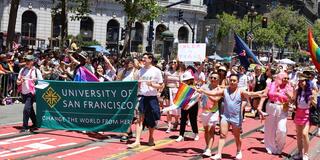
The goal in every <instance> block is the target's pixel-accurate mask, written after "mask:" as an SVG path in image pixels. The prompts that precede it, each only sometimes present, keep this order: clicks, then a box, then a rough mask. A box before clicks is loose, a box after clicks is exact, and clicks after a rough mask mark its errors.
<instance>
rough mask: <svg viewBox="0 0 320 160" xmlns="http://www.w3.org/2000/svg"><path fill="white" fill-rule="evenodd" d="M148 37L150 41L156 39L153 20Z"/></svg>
mask: <svg viewBox="0 0 320 160" xmlns="http://www.w3.org/2000/svg"><path fill="white" fill-rule="evenodd" d="M148 38H149V41H152V40H153V39H154V28H153V21H150V25H149V36H148Z"/></svg>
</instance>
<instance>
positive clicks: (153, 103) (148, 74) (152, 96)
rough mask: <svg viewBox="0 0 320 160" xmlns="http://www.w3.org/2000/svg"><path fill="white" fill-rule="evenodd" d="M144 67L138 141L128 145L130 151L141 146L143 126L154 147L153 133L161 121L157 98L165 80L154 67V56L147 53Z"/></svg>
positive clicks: (140, 86)
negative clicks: (147, 129) (147, 131)
mask: <svg viewBox="0 0 320 160" xmlns="http://www.w3.org/2000/svg"><path fill="white" fill-rule="evenodd" d="M142 61H143V63H144V67H142V68H141V69H140V71H139V74H138V77H139V92H138V96H139V97H140V100H139V108H138V109H139V118H138V120H137V122H136V140H135V142H134V143H132V144H130V145H128V148H129V149H133V148H137V147H139V146H140V138H141V132H142V126H143V125H145V126H147V127H148V128H149V141H148V145H149V146H154V145H155V143H154V138H153V132H154V129H155V127H156V124H157V121H158V120H160V107H159V102H158V98H157V94H158V89H161V88H162V83H163V78H162V73H161V71H160V70H159V69H158V68H156V67H154V66H153V65H152V63H153V61H154V57H153V54H151V53H145V54H144V55H143V57H142Z"/></svg>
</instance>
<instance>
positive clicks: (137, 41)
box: [131, 22, 144, 52]
mask: <svg viewBox="0 0 320 160" xmlns="http://www.w3.org/2000/svg"><path fill="white" fill-rule="evenodd" d="M143 30H144V29H143V25H142V24H141V23H140V22H136V23H135V27H134V30H133V33H134V34H133V37H132V41H131V51H132V52H142V50H141V49H139V45H140V46H141V47H142V44H143Z"/></svg>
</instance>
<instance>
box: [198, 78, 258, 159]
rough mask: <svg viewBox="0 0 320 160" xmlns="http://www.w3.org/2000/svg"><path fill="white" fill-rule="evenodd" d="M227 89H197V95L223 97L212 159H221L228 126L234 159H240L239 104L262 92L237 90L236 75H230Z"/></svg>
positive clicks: (240, 119)
mask: <svg viewBox="0 0 320 160" xmlns="http://www.w3.org/2000/svg"><path fill="white" fill-rule="evenodd" d="M229 81H230V83H229V87H227V88H222V89H220V90H219V91H207V90H203V89H202V88H200V89H197V91H198V92H199V93H204V94H206V95H208V96H213V97H217V96H219V97H223V100H224V109H223V113H222V114H221V120H220V139H219V143H218V153H217V154H216V155H214V156H213V157H211V158H212V159H215V160H217V159H221V158H222V149H223V147H224V144H225V140H226V138H227V134H228V131H229V128H230V126H232V133H233V135H234V139H235V141H236V146H237V153H236V159H242V152H241V143H242V142H241V137H240V133H241V132H240V131H241V125H242V116H241V103H242V99H244V98H248V97H257V96H262V94H263V91H259V92H247V91H244V90H241V89H239V88H238V82H239V77H238V75H237V74H231V75H230V79H229Z"/></svg>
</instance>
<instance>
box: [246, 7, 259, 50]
mask: <svg viewBox="0 0 320 160" xmlns="http://www.w3.org/2000/svg"><path fill="white" fill-rule="evenodd" d="M257 15H258V13H257V12H256V11H255V7H254V5H252V6H251V7H250V11H249V12H248V21H250V32H249V34H248V37H247V38H248V41H249V45H250V49H251V50H252V41H253V32H252V30H253V20H254V19H255V18H256V16H257Z"/></svg>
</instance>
